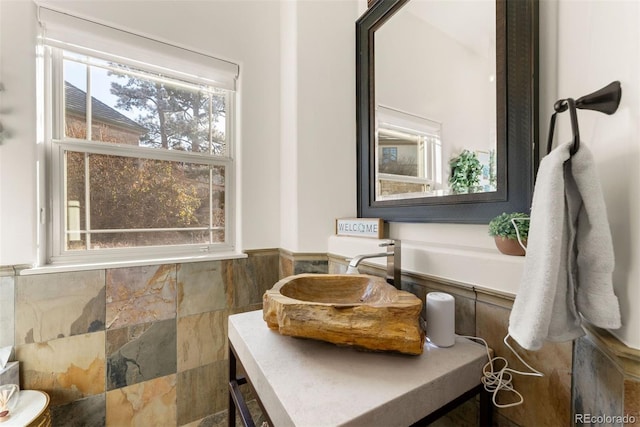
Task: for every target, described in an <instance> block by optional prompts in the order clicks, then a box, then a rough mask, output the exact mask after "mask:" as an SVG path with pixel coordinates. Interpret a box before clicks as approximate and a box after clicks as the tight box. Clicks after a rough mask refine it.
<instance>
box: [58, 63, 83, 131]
mask: <svg viewBox="0 0 640 427" xmlns="http://www.w3.org/2000/svg"><path fill="white" fill-rule="evenodd" d="M63 73H64V78H65V83H64V102H65V114H64V122H65V129H64V134H65V136H66V137H68V138H78V139H86V138H87V66H86V65H84V64H80V63H78V62H72V61H64V69H63Z"/></svg>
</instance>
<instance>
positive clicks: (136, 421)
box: [106, 374, 176, 427]
mask: <svg viewBox="0 0 640 427" xmlns="http://www.w3.org/2000/svg"><path fill="white" fill-rule="evenodd" d="M106 407H107V410H106V412H107V423H106V425H107V427H109V426H114V427H124V426H132V427H133V426H139V427H148V426H175V425H176V375H175V374H172V375H167V376H164V377H160V378H155V379H153V380H150V381H145V382H142V383H138V384H134V385H130V386H127V387H123V388H119V389H117V390H111V391H108V392H107V398H106Z"/></svg>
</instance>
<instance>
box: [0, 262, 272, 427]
mask: <svg viewBox="0 0 640 427" xmlns="http://www.w3.org/2000/svg"><path fill="white" fill-rule="evenodd" d="M248 255H249V256H248V258H246V259H236V260H228V261H208V262H197V263H188V264H169V265H156V266H146V267H130V268H115V269H106V270H93V271H82V272H68V273H49V274H41V275H14V274H13V273H12V271H11V269H7V268H5V269H3V271H2V276H0V303H1V305H2V306H3V309H2V310H1V311H0V332H1V337H2V338H1V341H0V344H1V345H11V343H12V341H13V342H15V349H16V357H17V359H18V360H19V361H20V362H21V372H20V375H21V387H22V388H26V389H39V390H44V391H46V392H47V393H49V395H50V397H51V411H52V417H53V424H54V425H55V426H65V427H71V426H103V425H111V426H129V425H143V426H150V425H153V426H183V425H189V426H191V425H193V426H195V425H199V424H201V423H202V425H215V423H216V422H217V423H224V422H225V419H226V417H224V416H222V417H221V416H217V417H216V416H214V414H217V413H220V412H221V411H224V410H225V409H226V407H227V388H226V383H227V369H228V368H227V366H228V361H227V338H226V328H227V317H228V315H229V314H233V313H236V312H241V311H247V310H253V309H260V308H261V307H262V294H263V293H264V291H265V290H266V289H268V288H270V287H271V286H272V285H273V284H274V283H275V282H276V281H277V280H278V266H279V252H278V250H263V251H253V252H250V253H249V254H248ZM4 307H7V309H6V310H5V308H4ZM204 420H206V421H204ZM216 420H217V421H216Z"/></svg>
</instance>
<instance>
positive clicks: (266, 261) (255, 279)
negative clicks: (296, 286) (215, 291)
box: [233, 252, 278, 307]
mask: <svg viewBox="0 0 640 427" xmlns="http://www.w3.org/2000/svg"><path fill="white" fill-rule="evenodd" d="M277 281H278V253H277V252H273V253H270V252H258V253H255V254H251V255H250V256H249V257H248V258H246V259H238V260H235V262H234V264H233V292H234V304H235V305H234V306H235V307H245V306H248V305H251V304H259V303H262V295H263V294H264V293H265V292H266V291H267V290H268V289H271V288H272V287H273V285H275V284H276V282H277Z"/></svg>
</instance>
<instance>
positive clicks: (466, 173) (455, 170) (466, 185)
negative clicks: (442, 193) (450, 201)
mask: <svg viewBox="0 0 640 427" xmlns="http://www.w3.org/2000/svg"><path fill="white" fill-rule="evenodd" d="M449 167H451V176H450V177H449V184H450V185H451V191H452V192H453V194H464V193H474V192H476V190H477V189H478V186H479V185H480V175H481V174H482V164H481V163H480V160H478V155H477V154H476V153H474V152H473V151H469V150H463V151H462V153H460V155H459V156H456V157H454V158H452V159H451V160H450V161H449Z"/></svg>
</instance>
